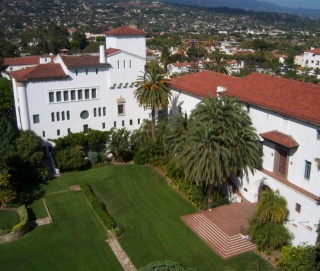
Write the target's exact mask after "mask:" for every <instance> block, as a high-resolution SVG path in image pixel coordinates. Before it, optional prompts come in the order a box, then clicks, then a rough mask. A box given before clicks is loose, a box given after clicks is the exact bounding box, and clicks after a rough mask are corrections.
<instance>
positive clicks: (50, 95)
mask: <svg viewBox="0 0 320 271" xmlns="http://www.w3.org/2000/svg"><path fill="white" fill-rule="evenodd" d="M49 102H50V103H53V102H54V93H53V92H49Z"/></svg>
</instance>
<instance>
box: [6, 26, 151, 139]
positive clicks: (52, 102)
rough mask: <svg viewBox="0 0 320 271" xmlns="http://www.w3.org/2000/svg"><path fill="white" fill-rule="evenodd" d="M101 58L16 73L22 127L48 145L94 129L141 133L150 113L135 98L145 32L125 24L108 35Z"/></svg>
mask: <svg viewBox="0 0 320 271" xmlns="http://www.w3.org/2000/svg"><path fill="white" fill-rule="evenodd" d="M104 34H105V35H106V44H107V48H104V46H100V51H99V53H97V54H91V55H63V54H59V55H57V56H56V57H55V58H54V59H53V62H52V63H48V64H39V65H36V66H33V67H30V68H25V69H22V70H18V71H14V72H11V73H10V76H11V78H12V81H13V89H14V99H15V109H16V116H17V125H18V128H19V129H23V130H27V129H31V130H33V131H34V132H35V133H36V134H37V135H39V136H40V137H41V138H42V139H43V140H44V142H47V141H48V140H49V139H56V138H58V137H62V136H65V135H67V134H68V133H70V132H74V133H75V132H81V131H83V132H86V131H87V130H88V129H90V128H91V129H96V130H110V129H111V128H113V127H115V128H124V127H125V128H127V129H129V130H133V129H137V128H139V126H140V123H142V121H143V119H144V118H148V117H149V112H148V111H146V110H145V109H144V108H143V107H140V106H139V105H138V103H137V101H136V99H135V98H134V90H135V89H136V86H135V81H136V79H137V77H138V76H139V75H142V74H143V72H144V70H145V64H146V51H145V33H144V32H143V31H140V30H138V29H134V28H130V27H127V26H122V27H119V28H116V29H113V30H110V31H107V32H105V33H104Z"/></svg>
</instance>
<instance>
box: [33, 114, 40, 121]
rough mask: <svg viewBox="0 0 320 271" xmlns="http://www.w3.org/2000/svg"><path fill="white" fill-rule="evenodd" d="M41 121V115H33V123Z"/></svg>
mask: <svg viewBox="0 0 320 271" xmlns="http://www.w3.org/2000/svg"><path fill="white" fill-rule="evenodd" d="M39 122H40V116H39V115H33V123H39Z"/></svg>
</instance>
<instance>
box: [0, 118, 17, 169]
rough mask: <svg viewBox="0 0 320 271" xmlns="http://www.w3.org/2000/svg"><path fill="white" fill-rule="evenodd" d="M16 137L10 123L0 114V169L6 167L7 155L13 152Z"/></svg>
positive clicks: (15, 132) (15, 131)
mask: <svg viewBox="0 0 320 271" xmlns="http://www.w3.org/2000/svg"><path fill="white" fill-rule="evenodd" d="M17 135H18V131H17V130H16V129H15V128H14V127H13V125H12V123H11V121H10V120H9V119H8V118H7V117H6V116H4V115H3V114H1V113H0V168H1V167H3V166H5V165H6V163H7V158H8V155H9V154H10V153H12V152H13V151H14V148H15V139H16V137H17Z"/></svg>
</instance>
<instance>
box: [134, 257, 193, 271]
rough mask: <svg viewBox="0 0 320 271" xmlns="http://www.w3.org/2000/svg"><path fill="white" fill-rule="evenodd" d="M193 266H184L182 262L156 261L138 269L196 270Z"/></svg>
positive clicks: (162, 270) (163, 270) (144, 270)
mask: <svg viewBox="0 0 320 271" xmlns="http://www.w3.org/2000/svg"><path fill="white" fill-rule="evenodd" d="M196 270H197V269H194V268H186V267H184V266H183V265H182V264H180V263H177V262H173V261H168V260H167V261H163V262H160V261H157V262H153V263H149V264H148V265H147V266H145V267H142V268H140V269H139V271H196Z"/></svg>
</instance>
